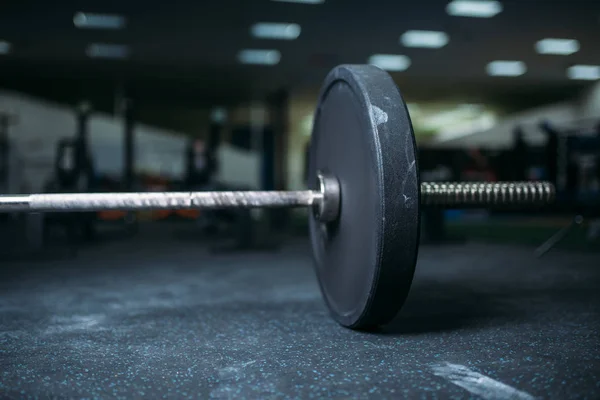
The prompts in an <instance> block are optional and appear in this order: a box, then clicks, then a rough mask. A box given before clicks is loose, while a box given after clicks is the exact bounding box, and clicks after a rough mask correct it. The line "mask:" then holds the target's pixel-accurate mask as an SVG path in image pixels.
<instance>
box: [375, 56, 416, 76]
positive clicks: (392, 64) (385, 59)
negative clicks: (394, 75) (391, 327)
mask: <svg viewBox="0 0 600 400" xmlns="http://www.w3.org/2000/svg"><path fill="white" fill-rule="evenodd" d="M369 64H371V65H375V66H377V67H379V68H381V69H384V70H386V71H393V72H398V71H404V70H406V69H408V67H410V64H411V61H410V58H408V57H407V56H404V55H400V54H373V55H372V56H371V57H369Z"/></svg>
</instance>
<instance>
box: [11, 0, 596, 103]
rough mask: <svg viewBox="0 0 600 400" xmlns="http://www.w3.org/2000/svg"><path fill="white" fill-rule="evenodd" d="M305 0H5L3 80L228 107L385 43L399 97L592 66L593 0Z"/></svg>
mask: <svg viewBox="0 0 600 400" xmlns="http://www.w3.org/2000/svg"><path fill="white" fill-rule="evenodd" d="M294 1H298V0H294ZM312 1H313V2H316V3H317V4H301V3H294V2H291V0H287V1H281V0H279V1H274V0H253V1H252V0H245V1H244V0H212V1H189V0H188V1H179V0H172V1H168V2H164V1H139V0H128V1H114V2H111V1H95V0H82V1H47V0H44V1H42V0H37V1H27V0H14V1H10V0H9V1H2V2H1V3H0V44H2V43H4V46H0V50H1V49H2V47H4V49H5V50H6V51H5V54H2V55H0V87H5V88H10V89H17V90H22V91H26V92H30V93H33V94H37V95H41V96H44V97H49V98H53V99H55V100H59V101H66V102H76V101H78V100H79V99H81V98H83V97H93V98H97V99H103V100H104V101H106V102H107V104H108V103H109V102H110V101H111V100H112V99H114V96H115V91H116V90H123V91H128V92H129V93H130V94H131V95H132V96H134V97H135V98H136V99H137V101H138V102H145V103H147V104H153V105H164V104H167V105H177V104H180V105H185V106H192V107H196V106H212V105H215V104H222V105H228V104H236V103H239V102H242V101H246V100H249V99H253V98H263V97H264V96H265V95H267V94H269V93H270V92H272V91H274V90H277V89H281V88H288V89H295V90H302V89H303V88H315V87H318V86H319V84H320V82H321V80H322V79H323V77H324V75H325V74H326V73H327V71H328V70H329V69H330V68H331V67H333V66H334V65H336V64H340V63H365V62H367V61H368V59H369V57H370V56H371V55H373V54H395V55H402V56H405V57H408V59H409V61H410V65H409V66H408V68H407V69H405V70H403V71H400V72H393V73H392V74H393V76H394V77H395V79H396V80H397V82H398V84H399V85H400V87H401V89H402V90H403V92H404V94H405V96H406V97H411V98H416V99H417V100H439V99H449V98H453V97H456V98H464V97H468V98H477V99H478V100H484V101H485V100H493V101H496V102H503V103H505V104H506V103H509V104H514V105H515V107H518V106H519V105H520V104H519V102H521V103H523V102H525V103H527V102H530V103H547V102H550V101H555V100H556V99H561V98H565V97H568V96H571V95H575V94H576V93H577V92H578V91H580V90H581V89H582V88H583V87H584V86H585V85H588V84H589V83H590V81H585V80H573V79H569V78H568V76H567V70H568V68H569V67H570V66H572V65H578V64H583V65H600V51H599V47H598V38H600V1H597V0H510V1H509V0H503V1H501V12H499V13H497V14H496V15H494V16H493V17H491V18H475V17H464V16H452V15H450V14H449V13H448V1H446V0H420V1H417V0H414V1H409V0H403V1H398V0H324V1H323V2H322V3H320V0H312ZM78 12H83V13H85V15H86V16H87V17H88V19H87V20H86V21H87V22H90V19H89V17H90V15H94V14H102V15H104V14H107V15H112V16H118V17H119V18H122V20H117V25H119V24H121V25H120V27H118V28H114V26H113V28H114V29H93V28H81V27H77V26H76V25H78V23H76V21H77V18H76V15H77V13H78ZM80 17H81V16H80ZM119 21H120V22H119ZM80 22H81V20H80ZM257 22H282V23H294V24H298V25H299V27H300V28H301V31H300V34H299V36H298V37H297V38H296V39H294V40H272V39H259V38H255V37H253V36H252V34H251V27H252V25H253V24H255V23H257ZM113 23H114V20H113ZM410 30H426V31H436V32H443V33H444V34H445V35H446V39H447V43H446V44H445V45H443V46H442V47H439V48H415V47H407V46H406V45H403V44H402V43H401V39H400V38H401V35H402V34H403V33H405V32H406V31H410ZM545 38H564V39H576V40H577V41H578V47H579V50H578V51H576V52H575V53H572V54H569V55H548V54H539V52H538V51H536V43H537V42H538V41H539V40H541V39H545ZM434 41H435V39H434ZM93 44H100V45H104V44H108V45H117V46H118V47H113V48H112V50H111V48H109V52H110V51H113V53H115V52H116V53H117V54H121V55H123V54H125V55H124V57H121V56H117V57H118V58H98V57H90V54H92V53H90V52H91V50H90V46H91V45H93ZM121 46H125V47H121ZM243 49H267V50H276V51H277V52H279V54H280V56H281V58H280V60H279V62H278V63H277V64H275V65H248V64H242V63H240V61H239V54H240V51H241V50H243ZM272 55H273V53H271V56H272ZM404 60H406V59H404ZM494 60H517V61H521V62H523V63H524V65H525V66H526V71H525V73H523V74H522V75H519V76H513V77H498V76H489V75H488V73H487V72H486V65H488V63H490V62H491V61H494ZM525 105H526V104H523V106H525Z"/></svg>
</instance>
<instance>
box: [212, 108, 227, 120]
mask: <svg viewBox="0 0 600 400" xmlns="http://www.w3.org/2000/svg"><path fill="white" fill-rule="evenodd" d="M210 120H211V121H212V122H214V123H216V124H222V123H224V122H226V121H227V110H226V109H225V108H223V107H215V108H213V109H212V110H211V111H210Z"/></svg>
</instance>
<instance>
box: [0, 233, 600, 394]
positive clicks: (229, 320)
mask: <svg viewBox="0 0 600 400" xmlns="http://www.w3.org/2000/svg"><path fill="white" fill-rule="evenodd" d="M0 263H1V264H0V265H1V266H2V268H1V270H2V272H1V275H0V397H2V398H31V397H38V398H114V397H118V398H257V399H262V398H298V399H306V398H313V397H314V398H316V397H324V396H328V397H336V398H428V399H433V398H442V399H446V398H471V397H473V398H486V399H492V398H494V399H508V398H517V399H530V398H552V399H554V398H559V399H563V398H573V399H585V398H587V399H597V398H600V332H599V331H600V329H599V328H600V318H599V316H600V313H599V312H600V258H599V256H598V255H597V254H589V253H588V254H578V253H568V252H560V251H553V252H551V253H549V254H548V255H547V256H546V257H545V258H543V259H541V260H537V259H535V258H534V257H533V254H532V249H531V248H523V247H509V246H492V245H480V244H479V245H477V244H467V245H456V246H447V247H422V248H421V254H420V259H419V265H418V272H417V276H416V279H415V283H414V286H413V289H412V291H411V294H410V297H409V301H408V303H407V304H406V306H405V308H404V309H403V312H402V313H401V315H400V316H399V318H398V320H397V321H396V322H395V323H394V324H393V325H392V326H390V327H388V328H387V329H385V330H383V331H382V332H379V333H377V334H372V333H371V334H367V333H359V332H353V331H350V330H347V329H345V328H342V327H340V326H339V325H337V324H336V323H335V322H333V321H332V320H331V319H330V318H329V317H328V315H327V311H326V309H325V307H324V304H323V302H322V301H321V298H320V294H319V291H318V287H317V283H316V280H315V276H314V273H313V271H312V266H311V260H310V252H309V249H308V245H307V243H304V242H295V243H289V244H287V245H286V246H285V247H284V249H283V250H282V251H281V252H279V253H275V254H243V255H242V254H237V255H219V256H211V255H209V254H208V253H207V252H206V251H205V250H204V249H203V248H202V247H201V246H195V247H194V246H193V241H192V240H178V239H174V238H173V235H172V234H170V233H168V232H167V230H166V229H163V228H159V229H158V232H157V230H156V229H154V230H152V229H149V230H147V231H146V232H142V233H140V234H139V235H138V237H137V238H135V239H128V240H125V241H122V242H113V243H103V244H101V245H97V246H94V247H91V248H87V249H84V250H83V251H81V252H80V254H79V255H78V257H77V258H75V259H66V260H63V261H60V260H55V261H52V262H45V263H35V264H27V263H22V262H21V263H18V264H7V263H6V262H2V261H0Z"/></svg>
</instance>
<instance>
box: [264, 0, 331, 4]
mask: <svg viewBox="0 0 600 400" xmlns="http://www.w3.org/2000/svg"><path fill="white" fill-rule="evenodd" d="M273 1H277V2H280V3H301V4H323V3H325V0H273Z"/></svg>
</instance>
